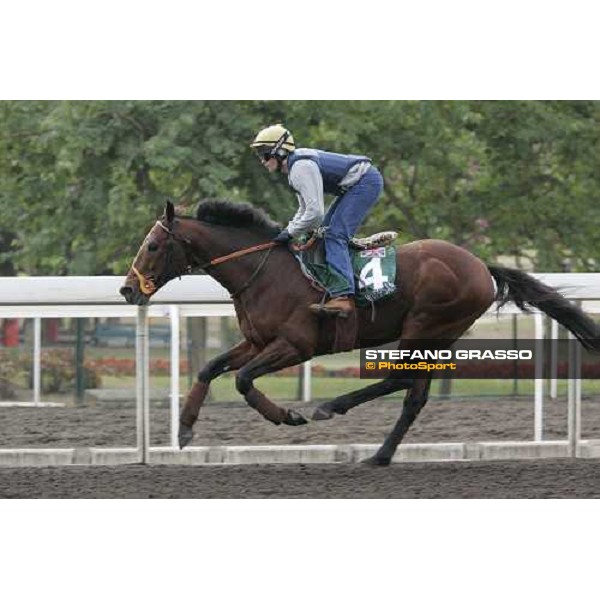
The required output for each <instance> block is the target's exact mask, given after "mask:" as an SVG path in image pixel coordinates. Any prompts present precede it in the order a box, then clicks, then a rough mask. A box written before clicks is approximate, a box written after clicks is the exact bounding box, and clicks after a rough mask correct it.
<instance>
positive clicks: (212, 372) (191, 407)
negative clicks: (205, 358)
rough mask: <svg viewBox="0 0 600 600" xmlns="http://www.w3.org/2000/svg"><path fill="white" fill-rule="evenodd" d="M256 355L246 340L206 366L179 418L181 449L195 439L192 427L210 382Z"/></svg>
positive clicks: (256, 350) (237, 367) (255, 350)
mask: <svg viewBox="0 0 600 600" xmlns="http://www.w3.org/2000/svg"><path fill="white" fill-rule="evenodd" d="M256 354H258V349H257V348H256V347H255V346H253V345H252V344H251V343H250V342H247V341H245V340H244V341H243V342H240V343H239V344H238V345H237V346H234V347H233V348H231V349H229V350H228V351H227V352H224V353H223V354H220V355H219V356H217V357H215V358H213V359H212V360H211V361H209V362H207V363H206V365H204V367H203V368H202V370H201V371H200V372H199V373H198V381H196V383H194V385H193V386H192V389H191V390H190V392H189V394H188V396H187V399H186V401H185V404H184V405H183V409H182V410H181V415H180V416H179V435H178V437H179V447H180V448H183V447H184V446H187V445H188V444H189V443H190V442H191V441H192V438H193V437H194V433H193V431H192V427H193V426H194V423H195V422H196V421H197V420H198V415H199V413H200V408H201V407H202V404H203V403H204V400H205V398H206V395H207V393H208V388H209V386H210V382H211V381H212V380H213V379H216V378H217V377H218V376H219V375H222V374H223V373H225V372H227V371H231V370H235V369H239V368H240V367H241V366H242V365H243V364H245V363H246V362H248V361H249V360H250V359H251V358H252V357H253V356H255V355H256Z"/></svg>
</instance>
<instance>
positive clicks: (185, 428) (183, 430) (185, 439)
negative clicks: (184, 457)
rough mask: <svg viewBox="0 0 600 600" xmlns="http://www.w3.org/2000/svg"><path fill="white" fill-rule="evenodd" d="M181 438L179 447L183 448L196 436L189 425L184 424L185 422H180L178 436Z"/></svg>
mask: <svg viewBox="0 0 600 600" xmlns="http://www.w3.org/2000/svg"><path fill="white" fill-rule="evenodd" d="M177 437H178V439H179V449H180V450H183V449H184V448H185V447H186V446H187V445H188V444H189V443H190V442H191V441H192V438H193V437H194V432H193V430H192V428H191V427H190V426H189V425H183V423H180V424H179V435H178V436H177Z"/></svg>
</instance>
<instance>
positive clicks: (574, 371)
mask: <svg viewBox="0 0 600 600" xmlns="http://www.w3.org/2000/svg"><path fill="white" fill-rule="evenodd" d="M535 276H536V277H538V278H539V279H540V280H541V281H543V282H544V283H547V284H548V285H551V286H553V287H557V288H560V289H561V290H562V292H563V294H564V295H565V296H566V297H568V298H569V299H571V300H574V301H578V302H581V303H583V307H584V309H585V310H586V311H588V312H600V306H599V304H598V303H596V302H591V301H595V300H598V299H600V273H573V274H565V273H545V274H537V275H535ZM122 283H123V278H122V277H5V278H2V288H1V289H0V318H32V319H33V320H34V348H33V400H32V403H31V405H32V406H42V405H43V404H44V403H43V402H42V401H41V397H40V396H41V390H40V382H41V377H40V369H41V367H40V364H41V362H40V357H41V319H42V318H62V317H72V318H81V317H130V318H136V380H137V384H136V405H137V411H136V412H137V421H136V422H137V458H138V459H139V461H140V462H143V463H147V462H149V460H150V447H149V405H150V401H149V391H150V390H149V387H150V386H149V350H148V346H149V343H148V341H149V340H148V319H149V318H152V317H167V318H168V319H169V320H170V326H171V340H170V352H171V361H170V362H171V373H170V409H171V410H170V413H171V416H170V438H171V450H175V449H176V448H177V424H178V413H179V397H180V377H179V348H180V329H179V324H180V319H181V318H183V317H211V316H233V315H234V310H233V305H232V302H231V299H230V297H229V294H228V293H227V291H226V290H225V289H224V288H223V287H222V286H220V285H219V284H218V283H217V282H216V281H214V280H213V279H211V278H210V277H208V276H206V275H197V276H188V277H185V278H183V279H181V280H176V281H173V282H171V283H170V284H169V285H168V286H167V287H165V288H163V289H162V290H160V291H159V292H158V293H157V294H156V295H155V297H154V298H153V300H152V303H151V304H150V305H148V306H146V307H135V306H130V305H127V304H126V303H125V302H124V300H123V299H122V297H121V296H120V295H119V294H118V289H119V287H120V286H121V285H122ZM493 311H495V309H493ZM493 311H490V313H491V312H493ZM501 313H502V314H511V313H520V311H519V310H518V309H517V308H516V307H514V306H506V307H504V308H503V309H502V311H501ZM533 319H534V326H535V338H536V339H540V340H542V339H543V337H544V327H543V324H544V315H543V314H541V313H537V312H536V313H534V314H533ZM557 334H558V326H557V325H556V324H555V323H553V325H552V329H551V338H552V339H553V340H556V338H557ZM577 347H578V345H577ZM552 348H553V354H552V361H553V368H554V369H555V368H556V353H555V351H554V350H555V344H554V343H553V346H552ZM539 359H540V362H539V363H538V365H537V368H538V370H537V371H536V373H538V374H540V375H541V370H539V369H541V360H542V357H541V356H540V357H539ZM303 368H304V386H303V399H304V400H306V401H307V400H310V389H311V379H310V373H311V370H310V362H307V363H305V364H304V365H303ZM553 372H555V371H553ZM580 374H581V352H580V351H579V350H578V351H575V352H574V353H572V356H570V364H569V381H568V440H567V446H568V455H569V456H577V455H579V454H580V453H579V450H580V447H581V444H580V437H581V392H582V390H581V378H580ZM534 390H535V391H534V427H533V438H534V442H538V443H539V442H542V430H543V404H544V380H543V379H541V376H540V377H536V379H535V388H534ZM556 394H557V381H556V378H555V377H554V378H552V379H551V381H550V396H551V397H554V398H555V397H556ZM545 444H546V445H547V448H548V449H549V452H550V455H554V453H555V448H556V443H552V442H546V443H545ZM417 446H422V445H418V444H415V445H413V449H412V450H411V449H410V448H407V449H405V450H401V452H400V453H399V455H400V456H402V455H403V454H404V455H407V456H409V457H410V456H411V452H413V451H415V448H416V447H417ZM429 446H437V450H435V449H434V450H433V453H434V455H435V454H436V452H437V453H440V452H441V454H440V455H445V454H444V452H443V447H450V446H452V448H448V449H447V453H446V454H448V456H449V457H450V458H452V457H456V456H459V457H460V456H462V457H467V458H468V457H473V456H472V455H474V454H477V456H479V457H485V456H486V450H485V448H484V446H481V447H480V448H479V449H477V450H476V451H474V450H473V448H472V447H471V448H469V447H463V448H461V449H457V448H456V447H455V446H457V445H456V444H433V445H429ZM500 446H501V445H500ZM513 446H515V445H513ZM516 446H519V445H518V444H517V445H516ZM516 446H515V447H513V450H512V451H513V454H514V455H515V456H519V455H520V454H523V452H521V450H519V448H520V446H519V448H517V449H516V450H515V448H516ZM315 448H318V447H315ZM202 450H203V451H204V454H205V455H206V456H205V457H204V458H199V459H198V460H199V462H206V460H208V458H209V454H210V453H209V450H208V449H202ZM368 450H369V449H364V448H363V449H361V448H358V447H357V448H356V449H354V454H356V455H357V456H359V455H361V453H364V452H368ZM289 452H291V454H290V456H291V457H292V459H294V457H295V458H297V457H298V456H301V451H300V450H298V448H290V449H289ZM289 452H288V454H289ZM299 452H300V454H298V453H299ZM307 452H308V453H309V454H310V450H309V447H305V450H304V455H303V456H304V459H305V460H306V457H307V456H308V455H307ZM315 452H316V455H317V457H318V456H324V454H323V452H325V451H324V450H322V451H319V450H318V449H317V450H315ZM332 452H333V455H332V454H331V453H329V454H328V453H327V452H325V455H327V456H337V455H339V453H340V450H339V449H333V450H332ZM515 452H516V454H515ZM214 454H215V453H214V452H213V455H214ZM221 454H222V453H221ZM225 454H227V453H226V452H225ZM230 454H231V452H230ZM234 454H235V453H234ZM259 454H260V453H259ZM342 454H343V452H342ZM588 454H589V453H588ZM251 455H252V456H255V455H256V452H254V454H253V453H252V451H250V454H248V456H251ZM500 455H502V449H500ZM525 455H527V452H525ZM559 455H560V451H559ZM346 458H347V457H346ZM125 460H126V461H127V460H129V461H131V460H135V459H133V458H132V456H131V452H129V455H128V458H127V457H126V459H125ZM165 460H168V457H167V458H165Z"/></svg>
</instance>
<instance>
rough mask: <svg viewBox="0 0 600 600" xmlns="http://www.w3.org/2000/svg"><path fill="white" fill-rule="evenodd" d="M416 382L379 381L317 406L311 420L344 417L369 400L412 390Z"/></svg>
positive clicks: (387, 379)
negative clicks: (336, 416)
mask: <svg viewBox="0 0 600 600" xmlns="http://www.w3.org/2000/svg"><path fill="white" fill-rule="evenodd" d="M414 381H415V380H414V379H400V378H393V377H388V378H386V379H384V380H383V381H378V382H377V383H373V384H371V385H368V386H367V387H364V388H360V389H359V390H354V391H353V392H350V393H348V394H344V395H343V396H338V397H337V398H335V399H334V400H330V401H329V402H325V403H323V404H321V405H319V406H317V408H315V410H314V412H313V414H312V415H311V419H313V420H314V421H323V420H325V419H331V418H332V417H333V416H334V415H344V414H346V413H347V412H348V411H349V410H350V409H351V408H354V407H355V406H359V405H360V404H363V403H365V402H368V401H369V400H374V399H375V398H380V397H381V396H387V395H388V394H392V393H393V392H397V391H398V390H405V389H407V388H411V387H412V386H413V383H414Z"/></svg>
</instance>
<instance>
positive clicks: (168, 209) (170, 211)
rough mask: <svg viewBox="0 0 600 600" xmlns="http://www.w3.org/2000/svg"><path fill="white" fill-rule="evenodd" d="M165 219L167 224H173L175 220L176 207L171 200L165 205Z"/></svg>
mask: <svg viewBox="0 0 600 600" xmlns="http://www.w3.org/2000/svg"><path fill="white" fill-rule="evenodd" d="M165 217H166V219H167V223H172V222H173V219H174V218H175V207H174V206H173V203H172V202H170V201H169V200H167V203H166V204H165Z"/></svg>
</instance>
